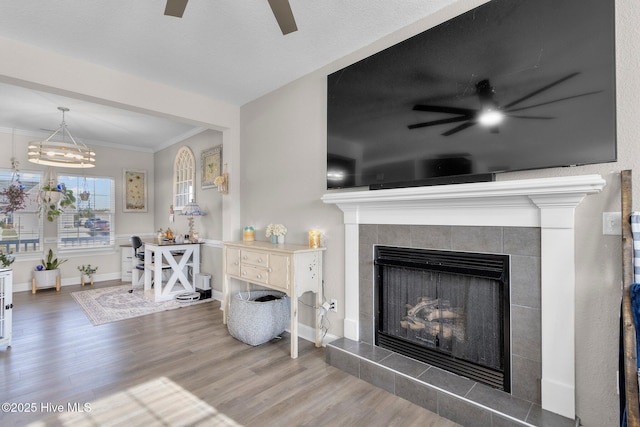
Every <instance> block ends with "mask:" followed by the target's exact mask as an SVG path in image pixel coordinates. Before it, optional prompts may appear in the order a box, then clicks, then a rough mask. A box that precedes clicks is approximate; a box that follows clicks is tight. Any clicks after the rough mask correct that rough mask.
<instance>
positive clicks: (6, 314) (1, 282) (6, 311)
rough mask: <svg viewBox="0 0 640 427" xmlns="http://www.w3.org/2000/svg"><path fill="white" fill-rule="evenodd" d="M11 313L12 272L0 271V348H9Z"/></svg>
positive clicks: (7, 270)
mask: <svg viewBox="0 0 640 427" xmlns="http://www.w3.org/2000/svg"><path fill="white" fill-rule="evenodd" d="M12 311H13V271H12V270H11V269H10V268H7V269H0V346H7V347H11V313H12Z"/></svg>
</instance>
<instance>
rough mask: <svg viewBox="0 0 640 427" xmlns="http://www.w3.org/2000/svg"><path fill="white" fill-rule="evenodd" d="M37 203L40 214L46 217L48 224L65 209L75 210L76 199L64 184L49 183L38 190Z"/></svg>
mask: <svg viewBox="0 0 640 427" xmlns="http://www.w3.org/2000/svg"><path fill="white" fill-rule="evenodd" d="M38 202H39V205H40V210H41V212H44V213H45V214H46V215H47V220H48V221H49V222H53V220H54V219H56V218H58V217H59V216H60V215H61V214H62V212H64V210H65V209H66V208H71V209H73V208H75V206H74V203H75V202H76V198H75V197H74V195H73V190H69V189H68V188H67V187H66V186H65V185H64V184H54V183H53V182H52V181H49V184H46V185H43V186H42V188H41V189H40V195H39V200H38Z"/></svg>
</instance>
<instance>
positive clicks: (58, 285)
mask: <svg viewBox="0 0 640 427" xmlns="http://www.w3.org/2000/svg"><path fill="white" fill-rule="evenodd" d="M56 292H60V276H58V277H56Z"/></svg>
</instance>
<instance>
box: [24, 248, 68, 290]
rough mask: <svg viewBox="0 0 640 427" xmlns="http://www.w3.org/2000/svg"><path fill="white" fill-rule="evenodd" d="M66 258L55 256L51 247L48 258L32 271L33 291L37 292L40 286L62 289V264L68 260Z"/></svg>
mask: <svg viewBox="0 0 640 427" xmlns="http://www.w3.org/2000/svg"><path fill="white" fill-rule="evenodd" d="M67 261H68V260H66V259H58V258H55V256H54V254H53V251H52V250H51V249H49V253H48V254H47V258H46V259H43V260H42V261H41V262H42V264H38V265H37V266H36V268H35V270H34V271H33V272H32V273H33V275H32V278H31V293H34V294H35V293H36V289H38V288H53V287H55V288H56V291H59V290H60V268H59V267H60V264H62V263H64V262H67Z"/></svg>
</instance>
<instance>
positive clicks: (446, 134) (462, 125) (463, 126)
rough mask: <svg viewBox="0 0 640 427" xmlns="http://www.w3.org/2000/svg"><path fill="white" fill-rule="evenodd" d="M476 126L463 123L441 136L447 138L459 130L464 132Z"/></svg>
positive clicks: (470, 123) (472, 123)
mask: <svg viewBox="0 0 640 427" xmlns="http://www.w3.org/2000/svg"><path fill="white" fill-rule="evenodd" d="M475 124H476V122H471V121H469V122H467V123H463V124H461V125H460V126H456V127H454V128H453V129H449V130H448V131H446V132H444V133H443V134H442V136H449V135H453V134H454V133H458V132H460V131H461V130H465V129H466V128H468V127H471V126H474V125H475Z"/></svg>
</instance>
